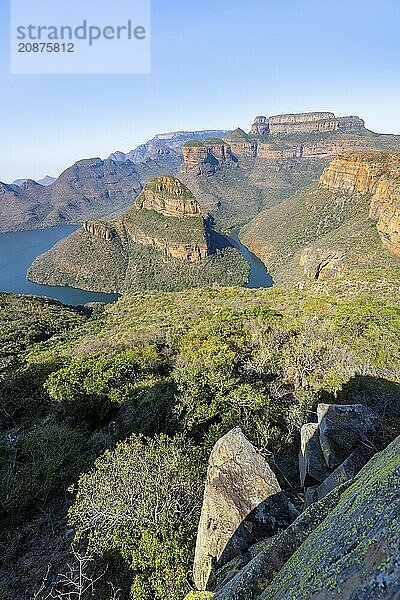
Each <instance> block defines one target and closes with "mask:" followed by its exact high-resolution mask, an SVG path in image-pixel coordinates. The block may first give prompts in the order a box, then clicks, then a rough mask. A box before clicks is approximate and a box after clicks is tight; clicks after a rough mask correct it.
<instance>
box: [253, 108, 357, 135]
mask: <svg viewBox="0 0 400 600" xmlns="http://www.w3.org/2000/svg"><path fill="white" fill-rule="evenodd" d="M364 129H365V123H364V121H363V120H362V119H360V117H357V116H348V117H336V116H335V114H334V113H332V112H309V113H295V114H284V115H274V116H272V117H268V118H267V117H264V116H258V117H256V119H255V121H254V123H253V125H252V127H251V133H252V134H253V135H262V136H267V135H271V136H276V135H297V134H313V133H332V132H337V131H343V132H352V133H354V132H356V133H357V132H360V131H363V130H364Z"/></svg>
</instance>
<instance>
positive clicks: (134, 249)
mask: <svg viewBox="0 0 400 600" xmlns="http://www.w3.org/2000/svg"><path fill="white" fill-rule="evenodd" d="M210 233H211V232H209V231H208V229H207V226H206V222H205V220H204V217H203V216H202V213H201V209H200V206H199V204H198V203H197V201H196V199H195V198H194V196H193V194H192V193H191V192H190V191H189V189H188V188H186V187H185V186H184V185H183V184H182V183H181V182H180V181H179V180H178V179H176V178H174V177H170V176H163V177H156V178H155V179H153V180H151V181H150V182H149V183H148V184H147V185H146V187H145V188H144V190H143V191H142V192H141V194H140V195H139V197H138V198H137V200H136V203H135V204H134V205H133V207H132V208H131V209H130V210H128V211H127V212H126V213H124V215H123V216H122V217H120V218H119V219H116V220H115V221H111V222H102V221H93V220H91V221H86V222H85V224H84V226H83V227H82V228H81V229H80V230H79V231H78V232H76V233H74V234H73V235H71V236H70V237H68V238H67V239H65V240H62V241H61V242H59V243H58V244H57V245H56V246H55V247H54V248H53V249H52V250H50V251H49V252H47V253H46V254H44V255H42V256H39V257H38V258H37V259H36V260H35V261H34V263H33V264H32V266H31V267H30V269H29V271H28V278H29V279H31V280H32V281H35V282H37V283H39V282H40V283H43V284H47V285H71V286H73V287H78V288H81V289H88V290H93V291H104V292H113V291H115V292H120V293H122V292H126V291H129V290H145V289H159V290H167V291H173V290H180V289H184V288H187V287H199V286H202V285H213V284H216V285H222V284H229V285H235V284H237V285H240V284H241V283H244V282H245V281H246V278H247V273H248V265H247V263H246V261H245V260H244V259H243V258H242V257H241V256H240V254H239V253H238V252H237V251H236V250H235V249H233V248H231V247H229V246H228V247H227V246H226V244H225V247H224V248H222V249H220V250H219V251H218V252H217V253H214V252H212V251H211V250H212V245H213V244H212V241H211V239H210V237H209V235H210Z"/></svg>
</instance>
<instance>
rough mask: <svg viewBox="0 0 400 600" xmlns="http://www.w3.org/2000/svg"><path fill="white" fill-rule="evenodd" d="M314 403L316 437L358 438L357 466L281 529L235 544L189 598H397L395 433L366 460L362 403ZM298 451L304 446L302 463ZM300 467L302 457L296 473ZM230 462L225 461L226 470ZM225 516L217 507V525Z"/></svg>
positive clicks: (399, 505) (399, 516)
mask: <svg viewBox="0 0 400 600" xmlns="http://www.w3.org/2000/svg"><path fill="white" fill-rule="evenodd" d="M319 409H321V411H322V413H323V414H322V416H321V419H320V421H319V425H318V424H313V425H315V426H316V427H317V428H318V426H319V428H320V429H321V430H322V429H324V432H325V433H324V434H322V433H321V434H320V435H321V436H322V435H324V437H325V440H329V441H330V442H331V443H332V444H333V446H332V447H335V448H337V446H336V443H335V444H334V442H333V438H331V437H329V436H330V435H334V436H335V439H336V441H338V440H339V442H340V443H341V444H343V443H344V444H345V445H346V447H347V448H350V446H349V440H350V438H351V439H353V441H354V440H357V442H356V443H358V444H360V440H361V445H362V446H363V449H366V450H367V452H366V454H365V455H364V459H363V460H361V461H358V463H357V466H355V463H354V468H353V469H352V468H350V469H348V470H347V471H346V470H345V469H344V468H342V472H341V476H340V477H338V479H337V481H332V482H331V483H332V485H331V486H330V488H328V491H326V494H325V495H324V496H322V497H320V499H318V498H317V499H316V502H315V503H313V504H311V505H310V506H308V507H307V506H305V508H304V509H303V512H302V513H301V514H300V515H299V516H298V517H297V518H296V519H295V520H294V521H293V523H292V524H290V525H289V526H288V527H286V529H282V530H281V531H280V532H278V533H276V534H275V535H273V536H272V537H266V538H264V540H263V541H261V542H258V543H256V544H254V545H253V546H252V547H250V548H248V549H247V551H244V552H243V551H241V552H240V550H239V549H238V552H237V554H236V557H235V559H234V560H231V562H230V563H229V564H227V565H225V566H224V567H221V566H220V567H219V569H217V578H216V579H214V580H213V582H212V583H211V586H210V587H209V588H208V589H209V590H210V592H208V593H207V595H204V594H206V592H204V591H201V592H199V593H198V594H197V593H192V594H191V595H190V596H188V597H187V600H189V598H191V599H192V600H196V599H197V598H198V599H199V600H200V599H201V598H210V599H211V598H213V599H214V600H267V599H269V600H283V599H285V600H309V598H311V597H313V598H314V597H315V598H320V599H321V600H322V599H325V598H326V599H328V598H331V599H336V598H337V599H339V598H340V599H341V600H355V599H360V600H361V599H370V598H371V599H372V598H380V599H381V600H397V598H398V592H399V583H400V568H399V562H398V552H399V527H400V496H399V476H400V458H399V457H400V453H399V449H400V438H397V439H395V440H394V441H393V442H392V443H391V444H390V445H389V446H388V447H387V448H386V449H385V450H384V451H382V452H380V453H378V454H376V455H375V456H374V457H373V458H372V459H370V460H369V457H368V453H369V454H370V456H371V454H373V453H374V450H373V445H372V446H371V445H369V447H368V438H369V437H370V433H369V434H367V435H365V432H364V430H363V425H362V423H363V422H364V420H365V419H367V421H368V423H369V424H371V421H370V418H371V414H370V412H369V411H368V410H367V409H365V407H363V406H361V405H352V406H344V407H340V406H336V407H335V406H329V407H328V406H326V405H325V406H322V405H321V407H319ZM327 410H332V411H333V413H332V416H333V419H328V420H326V422H324V418H325V416H326V411H327ZM339 413H340V415H339ZM374 418H376V417H374ZM313 431H314V430H313ZM368 431H371V430H370V429H369V430H368ZM360 436H361V437H360ZM310 440H311V442H312V447H313V448H314V446H315V441H314V439H313V437H311V438H310V439H309V441H308V442H307V443H308V450H309V451H310V452H312V454H311V456H310V458H311V459H312V461H313V462H314V471H313V473H314V474H315V473H316V476H317V477H318V478H319V477H320V470H317V471H315V466H318V463H317V459H318V460H319V461H322V462H324V460H325V459H324V456H323V455H322V452H321V450H320V456H319V457H317V453H316V450H315V449H313V450H311V446H310ZM317 444H319V441H317ZM303 450H304V448H303V446H302V451H301V455H300V461H301V460H302V453H303ZM355 452H356V451H355ZM355 452H353V454H354V453H355ZM348 460H349V459H347V461H345V462H348ZM353 462H354V461H353ZM343 464H344V463H343ZM255 466H256V461H254V464H253V468H255ZM301 466H302V465H301V462H300V471H301ZM230 468H231V467H230V464H229V463H227V465H226V469H227V471H228V473H229V469H230ZM308 468H310V463H308ZM325 469H326V463H325ZM233 470H235V468H234V469H233ZM322 477H326V473H324V475H323V476H322ZM330 477H331V478H332V476H330ZM226 479H227V480H228V479H229V475H227V476H226ZM322 485H323V484H322ZM320 487H322V486H320ZM206 493H207V492H206ZM231 495H232V496H233V497H235V498H236V500H237V502H238V503H240V498H241V488H240V486H239V487H237V488H233V489H232V491H231ZM255 497H256V495H255ZM226 517H227V513H226V512H224V511H221V512H220V514H219V523H218V524H222V523H224V522H225V518H226ZM218 524H217V525H218ZM218 573H219V583H218ZM200 589H201V590H204V587H202V588H200Z"/></svg>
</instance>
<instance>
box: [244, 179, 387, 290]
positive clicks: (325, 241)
mask: <svg viewBox="0 0 400 600" xmlns="http://www.w3.org/2000/svg"><path fill="white" fill-rule="evenodd" d="M370 203H371V197H370V195H368V194H366V195H363V196H361V195H358V194H355V195H354V196H351V197H349V198H345V197H341V196H334V195H333V194H332V193H331V192H329V190H327V189H326V188H325V187H324V186H322V185H320V184H318V183H314V184H311V185H309V186H307V187H305V188H303V189H301V190H299V191H298V192H296V193H295V194H294V196H292V197H291V198H289V199H287V200H285V201H283V202H281V203H280V204H279V205H277V206H274V207H272V208H270V209H268V210H267V211H265V212H263V213H261V214H260V215H258V216H257V217H256V218H255V219H254V220H253V221H252V222H251V223H249V224H248V225H247V226H246V227H245V228H244V229H243V233H242V234H241V237H243V240H244V243H245V244H246V243H247V244H249V242H250V240H251V243H252V244H253V247H254V248H257V254H258V255H259V256H260V257H261V258H262V259H263V260H264V262H265V264H267V265H268V268H269V270H270V272H271V274H272V275H273V276H274V279H276V280H277V281H278V282H279V283H292V282H296V281H299V280H301V279H302V278H303V276H304V270H303V267H302V266H301V265H300V255H301V251H302V250H303V249H304V248H305V247H309V248H316V249H318V248H322V249H326V250H327V251H330V250H332V251H338V252H342V253H344V254H345V261H344V264H345V270H346V272H345V276H347V273H349V275H348V277H349V279H351V280H358V279H359V280H360V281H362V280H363V278H364V276H365V272H366V271H368V270H369V271H370V272H373V271H374V270H375V275H374V277H375V280H376V282H379V285H380V284H381V283H383V282H384V280H385V276H382V270H384V269H385V270H388V271H392V277H393V276H394V277H398V274H399V273H398V272H399V269H398V266H399V263H398V259H397V258H396V257H395V256H393V255H391V254H390V252H389V251H387V250H385V248H384V247H383V245H382V241H381V239H380V237H379V235H378V232H377V229H376V223H375V222H374V221H373V220H372V219H370V218H369V217H368V213H369V207H370ZM355 240H357V243H355Z"/></svg>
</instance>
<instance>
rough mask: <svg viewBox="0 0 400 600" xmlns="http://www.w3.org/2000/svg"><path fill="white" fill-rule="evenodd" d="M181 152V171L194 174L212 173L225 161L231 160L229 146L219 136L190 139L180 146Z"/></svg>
mask: <svg viewBox="0 0 400 600" xmlns="http://www.w3.org/2000/svg"><path fill="white" fill-rule="evenodd" d="M182 154H183V165H182V169H181V172H183V173H195V174H196V175H213V174H214V173H215V172H216V171H217V170H219V169H220V168H221V166H222V165H223V164H224V163H225V162H226V161H230V160H232V152H231V147H230V146H229V144H227V143H226V142H224V141H223V140H221V139H219V138H209V139H206V140H204V141H203V142H199V141H197V140H190V141H188V142H186V144H184V145H183V146H182Z"/></svg>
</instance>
